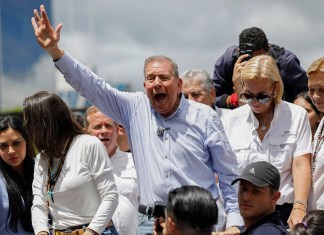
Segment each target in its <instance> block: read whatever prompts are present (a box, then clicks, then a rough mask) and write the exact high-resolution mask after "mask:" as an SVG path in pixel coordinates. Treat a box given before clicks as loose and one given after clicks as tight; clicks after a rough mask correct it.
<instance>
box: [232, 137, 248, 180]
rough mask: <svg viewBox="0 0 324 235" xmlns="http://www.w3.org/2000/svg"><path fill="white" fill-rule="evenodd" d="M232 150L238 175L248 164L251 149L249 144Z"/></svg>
mask: <svg viewBox="0 0 324 235" xmlns="http://www.w3.org/2000/svg"><path fill="white" fill-rule="evenodd" d="M233 148H234V151H235V155H236V159H237V162H238V173H239V174H240V173H241V172H242V171H243V169H244V167H245V166H246V165H247V164H249V157H248V156H249V153H250V149H251V144H250V143H244V144H240V145H237V146H235V147H233Z"/></svg>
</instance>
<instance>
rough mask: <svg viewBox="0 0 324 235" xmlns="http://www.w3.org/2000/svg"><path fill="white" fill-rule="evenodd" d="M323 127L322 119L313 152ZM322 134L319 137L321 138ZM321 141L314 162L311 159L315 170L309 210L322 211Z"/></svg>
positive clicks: (323, 162) (323, 150) (323, 160)
mask: <svg viewBox="0 0 324 235" xmlns="http://www.w3.org/2000/svg"><path fill="white" fill-rule="evenodd" d="M323 125H324V118H322V120H321V123H320V125H318V127H317V130H316V133H315V137H314V145H313V147H314V150H313V152H315V148H316V145H317V140H318V136H319V134H320V131H321V129H322V126H323ZM323 135H324V133H322V135H321V136H323ZM323 142H324V141H322V142H321V143H320V145H319V151H318V152H317V154H316V160H315V161H314V159H313V164H314V166H315V170H314V172H313V185H312V190H311V192H310V195H309V205H308V206H309V210H324V146H323Z"/></svg>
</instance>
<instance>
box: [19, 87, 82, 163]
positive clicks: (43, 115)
mask: <svg viewBox="0 0 324 235" xmlns="http://www.w3.org/2000/svg"><path fill="white" fill-rule="evenodd" d="M23 116H24V122H25V123H24V124H25V126H26V130H27V134H28V139H29V141H30V143H33V144H34V145H35V147H36V148H37V149H38V150H39V151H40V152H41V153H42V156H44V157H47V158H48V157H60V156H61V154H62V152H63V148H64V147H65V146H64V145H65V143H66V141H67V140H68V139H69V138H70V137H73V136H76V135H78V134H83V133H85V132H84V130H83V129H82V127H81V126H80V124H78V123H77V121H76V120H75V119H74V118H73V117H72V114H71V112H70V110H69V108H68V107H67V105H66V104H65V103H64V101H63V100H62V99H61V98H60V97H59V96H58V95H56V94H54V93H50V92H48V91H40V92H37V93H35V94H34V95H32V96H30V97H27V98H26V99H25V100H24V104H23Z"/></svg>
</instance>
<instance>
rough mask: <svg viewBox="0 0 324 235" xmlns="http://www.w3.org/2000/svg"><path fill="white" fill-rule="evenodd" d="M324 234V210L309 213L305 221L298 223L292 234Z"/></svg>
mask: <svg viewBox="0 0 324 235" xmlns="http://www.w3.org/2000/svg"><path fill="white" fill-rule="evenodd" d="M322 234H324V210H314V211H310V212H308V213H307V215H306V216H305V218H304V219H303V221H302V222H301V223H299V224H296V225H295V226H294V227H293V228H292V229H291V232H290V235H322Z"/></svg>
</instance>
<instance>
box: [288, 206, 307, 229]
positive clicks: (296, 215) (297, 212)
mask: <svg viewBox="0 0 324 235" xmlns="http://www.w3.org/2000/svg"><path fill="white" fill-rule="evenodd" d="M305 215H306V210H304V209H302V208H298V207H294V208H293V209H292V210H291V212H290V216H289V218H288V221H287V222H288V226H289V228H292V227H293V226H294V225H295V224H298V223H301V222H302V221H303V218H304V216H305Z"/></svg>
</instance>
